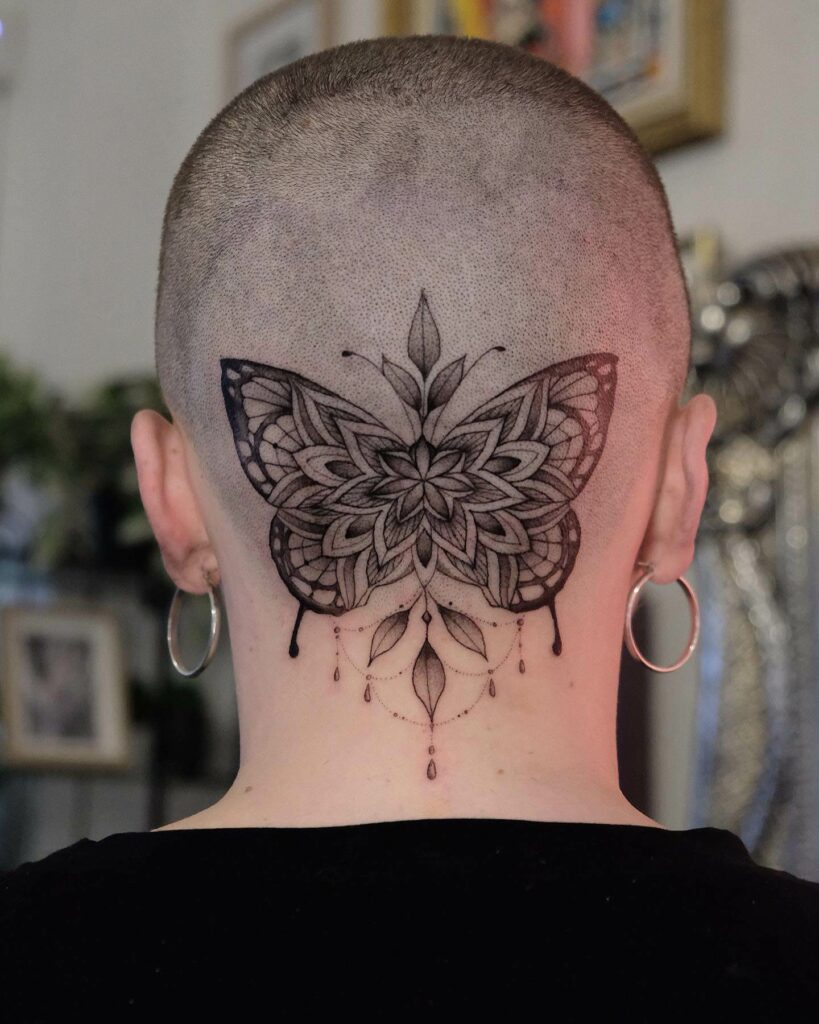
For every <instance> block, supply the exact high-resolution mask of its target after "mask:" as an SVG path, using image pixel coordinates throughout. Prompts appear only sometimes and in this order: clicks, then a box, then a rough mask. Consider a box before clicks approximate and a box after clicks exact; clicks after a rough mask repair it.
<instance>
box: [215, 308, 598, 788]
mask: <svg viewBox="0 0 819 1024" xmlns="http://www.w3.org/2000/svg"><path fill="white" fill-rule="evenodd" d="M503 351H504V347H503V346H501V345H495V346H493V347H492V348H490V349H488V350H487V351H486V352H484V353H482V354H481V355H480V356H478V357H477V359H475V361H474V362H473V363H472V364H471V365H470V366H469V367H468V368H467V367H466V366H465V363H466V357H465V356H463V355H462V356H459V357H458V358H456V359H454V360H453V361H452V362H450V363H448V364H446V365H445V366H443V368H441V369H438V371H437V372H436V373H435V374H434V375H433V368H434V367H435V366H436V365H437V364H438V361H439V359H440V356H441V338H440V334H439V331H438V327H437V325H436V323H435V319H434V318H433V315H432V312H431V310H430V306H429V302H428V300H427V296H426V294H425V292H424V291H423V290H422V291H421V297H420V299H419V302H418V305H417V307H416V309H415V313H414V316H413V318H412V323H411V326H410V329H409V336H408V342H407V353H408V356H409V359H410V362H411V363H412V364H413V366H414V371H411V370H409V369H407V368H405V367H403V366H400V365H399V364H397V363H395V362H392V361H391V360H390V359H388V358H387V357H386V356H382V361H381V366H378V365H377V364H376V363H374V362H373V361H372V360H370V359H369V358H368V357H366V356H362V355H359V354H358V353H355V352H350V351H344V352H342V353H341V355H342V356H345V357H357V358H359V359H362V360H364V361H366V362H367V363H370V365H371V366H372V367H374V369H375V370H376V371H377V372H378V373H380V374H381V375H382V376H383V377H384V378H385V379H386V381H387V383H388V384H389V385H390V387H391V388H392V390H393V391H394V392H395V394H396V395H397V397H398V399H399V400H400V407H401V409H402V410H403V415H404V417H405V420H406V424H405V425H406V428H407V433H406V434H404V433H403V427H402V428H400V429H401V430H402V432H401V433H399V429H398V428H396V426H395V424H393V426H392V427H388V426H386V425H385V424H384V423H382V422H381V421H380V420H379V419H377V418H376V417H375V416H373V415H372V414H371V413H369V412H367V411H366V410H365V409H362V408H361V407H360V406H357V405H355V404H354V403H352V402H349V401H347V400H345V399H344V398H341V397H340V396H339V395H337V394H335V393H334V392H333V391H330V390H329V389H328V388H326V387H323V386H322V385H320V384H316V383H315V382H314V381H311V380H308V379H307V378H306V377H302V376H300V375H299V374H297V373H293V372H291V371H290V370H284V369H280V368H278V367H273V366H267V365H265V364H264V363H256V362H250V361H248V360H244V359H222V360H221V384H222V393H223V396H224V400H225V408H226V410H227V415H228V419H229V422H230V425H231V428H232V430H233V437H234V440H235V445H236V451H237V453H238V456H239V460H240V462H241V464H242V468H243V469H244V471H245V473H246V475H247V477H248V479H249V480H250V482H251V483H252V484H253V486H254V487H255V488H256V490H257V491H258V492H259V494H260V495H261V496H262V497H263V498H264V499H265V500H266V501H267V502H268V504H269V505H270V506H271V507H272V509H273V520H272V522H271V525H270V554H271V556H272V558H273V561H274V563H275V565H276V568H277V569H278V571H279V575H280V576H281V578H282V581H283V582H284V584H285V586H286V587H287V588H288V589H289V591H290V593H291V594H292V595H293V596H294V597H295V598H296V600H297V601H298V602H299V606H298V612H297V615H296V622H295V626H294V628H293V634H292V638H291V642H290V654H291V656H292V657H296V656H297V655H298V652H299V649H298V631H299V626H300V624H301V620H302V617H303V615H304V613H305V611H307V610H310V611H313V612H317V613H319V614H322V615H330V616H336V617H337V616H342V615H343V614H344V613H345V612H348V611H350V610H351V609H354V608H360V607H362V606H364V605H366V604H367V603H368V602H369V600H370V597H371V595H372V593H373V591H374V590H377V589H379V588H384V587H388V586H390V585H392V584H395V583H397V582H399V581H401V580H405V579H406V578H407V577H413V578H414V581H415V592H414V594H413V595H412V596H411V597H410V598H409V599H407V600H406V601H404V602H402V603H401V604H399V605H398V606H397V607H396V608H394V609H393V610H392V611H391V613H389V614H386V615H384V616H383V617H378V618H376V619H375V620H374V621H373V622H371V623H370V624H369V625H368V626H356V627H345V626H342V625H340V624H335V625H334V626H333V636H334V640H335V649H336V665H335V671H334V673H333V678H334V680H335V681H336V682H338V681H340V679H341V670H340V658H341V656H342V655H343V656H344V658H345V660H346V662H347V663H349V665H350V666H351V667H352V668H353V669H354V670H355V671H356V672H358V673H360V674H361V676H362V677H363V679H364V681H365V682H366V686H365V688H364V691H363V696H364V700H365V701H367V702H368V703H369V702H370V701H371V700H372V697H373V694H374V692H375V693H376V696H378V699H379V701H380V702H381V703H382V704H384V706H385V707H387V708H388V709H389V704H388V703H387V702H386V701H385V700H383V699H382V698H381V697H380V696H379V695H378V691H376V690H375V684H376V683H380V682H386V681H388V680H395V679H399V678H400V677H402V676H404V675H407V676H409V677H410V678H411V680H412V689H413V692H414V695H415V697H416V698H417V700H418V701H420V703H421V705H422V706H423V709H424V712H425V714H424V716H423V718H422V719H421V720H416V719H413V718H412V717H410V716H408V715H405V714H399V713H398V712H396V711H393V712H392V713H393V715H394V717H396V718H401V719H403V720H404V721H415V722H416V724H418V725H423V726H424V727H425V728H427V729H429V732H430V740H429V746H428V754H429V760H428V761H427V767H426V774H427V777H428V778H429V779H434V778H435V777H436V775H437V768H436V763H435V760H434V758H433V756H432V755H433V754H434V753H435V747H434V745H433V742H432V739H433V730H434V729H435V727H436V726H438V725H442V724H445V723H446V722H448V721H453V720H454V719H456V718H460V717H462V715H465V714H467V713H468V712H469V710H470V707H466V708H463V709H462V710H461V711H460V712H459V713H457V714H454V715H453V716H452V717H451V718H448V719H444V720H440V719H437V720H436V711H437V709H438V707H439V703H440V701H441V698H442V696H443V694H444V691H445V689H446V685H447V682H448V674H447V670H449V674H450V677H451V675H452V674H455V675H460V676H464V677H467V678H472V679H474V680H482V682H483V688H482V689H481V690H480V692H479V693H478V696H477V698H476V700H475V701H474V702H473V705H474V703H476V702H477V700H478V699H480V697H481V696H482V695H483V694H484V693H485V692H488V693H489V694H490V696H492V697H494V696H495V695H496V692H497V689H496V679H495V675H496V672H497V669H499V668H500V667H501V665H503V664H505V663H506V662H507V661H508V660H510V658H511V657H512V654H513V652H514V650H515V648H517V653H518V659H517V660H518V672H520V673H523V672H524V671H525V662H524V658H523V640H522V631H523V624H524V617H523V615H522V613H525V612H529V611H533V610H535V609H538V608H542V607H548V609H549V611H550V613H551V618H552V623H553V631H554V639H553V643H552V650H553V652H554V654H556V655H559V654H560V652H561V650H562V639H561V636H560V629H559V626H558V621H557V612H556V610H555V599H556V596H557V594H558V593H559V592H560V590H562V588H563V587H564V585H565V583H566V581H567V580H568V578H569V576H570V574H571V572H572V569H573V567H574V563H575V559H576V557H577V552H578V550H579V547H580V522H579V520H578V517H577V514H576V513H575V511H574V509H573V508H572V505H571V503H572V501H573V500H574V499H575V498H576V497H577V496H578V495H579V494H580V492H581V491H582V490H583V488H584V487H585V485H586V482H587V481H588V479H589V477H590V476H591V474H592V472H593V471H594V468H595V466H596V465H597V463H598V461H599V459H600V456H601V453H602V451H603V447H604V445H605V441H606V435H607V431H608V425H609V419H610V417H611V412H612V406H613V401H614V393H615V389H616V383H617V356H616V355H613V354H611V353H609V352H595V353H591V354H588V355H584V356H578V357H576V358H573V359H567V360H565V361H563V362H559V363H554V364H553V365H552V366H549V367H547V368H546V369H544V370H540V371H539V372H538V373H534V374H532V375H531V376H529V377H526V378H524V379H523V380H521V381H519V382H518V383H517V384H513V385H512V386H511V387H509V388H507V389H506V390H505V391H503V392H501V393H500V394H499V395H498V396H497V397H495V398H493V399H491V400H489V401H488V402H485V403H484V404H483V405H481V406H479V407H478V408H477V409H476V410H475V411H474V412H472V413H471V414H470V415H468V416H467V417H466V418H465V419H463V420H462V421H461V422H460V423H457V424H455V425H452V426H446V425H445V419H444V417H445V413H446V410H447V407H448V405H449V402H450V400H451V399H452V397H453V395H454V394H455V392H456V391H457V390H458V388H459V387H460V386H461V384H462V383H463V381H464V380H465V379H466V377H467V376H468V375H469V373H470V372H471V371H472V370H473V369H474V367H475V366H476V365H477V363H478V362H480V360H481V359H483V358H484V357H485V356H487V355H489V354H490V353H491V352H503ZM438 581H452V582H453V583H454V584H457V585H466V586H468V587H472V588H477V589H478V590H480V592H481V593H482V594H483V597H484V598H485V599H486V602H487V603H488V605H489V606H490V608H498V609H502V610H505V611H508V612H511V613H513V615H512V617H510V618H509V619H507V620H506V621H503V620H501V619H500V618H497V619H495V618H480V617H478V616H476V615H474V614H467V613H466V612H465V611H462V610H459V609H456V608H455V607H454V606H453V602H452V601H448V600H446V598H444V597H441V595H440V594H438V596H437V597H436V595H435V594H433V592H432V587H433V586H436V587H437V586H438ZM416 608H419V609H420V608H423V611H420V612H419V613H417V614H416V615H415V616H413V613H414V611H415V609H416ZM413 619H415V620H416V621H418V620H420V622H422V623H423V630H424V633H423V642H422V643H421V646H420V648H418V647H416V648H415V649H414V653H413V655H412V658H411V660H410V661H409V662H408V663H407V665H406V666H405V667H404V668H402V669H400V670H399V671H396V672H395V673H393V674H392V675H377V674H376V673H375V672H374V671H373V663H374V662H376V661H377V659H379V658H381V657H382V656H383V655H384V654H386V653H387V652H388V651H391V650H392V649H393V648H395V647H396V645H398V644H399V642H400V641H402V639H403V638H404V636H405V634H406V633H407V631H408V627H409V626H410V623H411V621H413ZM435 620H437V622H438V625H439V626H440V627H442V628H443V630H445V631H446V634H447V635H448V636H450V637H451V638H452V639H453V640H455V641H456V642H457V644H458V645H459V648H458V649H463V650H465V651H467V652H469V655H468V656H469V657H470V658H472V659H473V660H474V662H475V664H476V666H477V667H476V668H475V670H467V669H463V668H459V667H457V666H453V665H449V664H448V663H447V662H445V661H444V660H443V659H442V658H441V656H440V654H439V652H438V651H436V649H435V646H434V640H431V639H430V624H431V623H433V621H435ZM504 627H509V628H514V630H515V632H514V634H513V638H512V641H511V643H510V645H509V647H508V649H507V650H506V651H505V653H504V652H501V654H500V655H499V657H498V658H494V657H490V654H489V651H488V649H487V636H489V635H491V634H493V633H495V631H497V630H500V631H501V632H502V631H503V628H504ZM419 629H420V627H419ZM363 632H366V633H367V634H368V635H369V634H370V633H371V637H370V639H369V651H368V654H367V655H366V657H367V663H366V665H362V664H361V660H362V659H358V660H356V658H355V657H353V656H352V655H351V654H350V653H349V651H348V648H347V646H346V645H345V636H344V634H347V633H358V634H360V633H363ZM441 635H442V634H441ZM496 635H497V634H496ZM416 706H417V705H416Z"/></svg>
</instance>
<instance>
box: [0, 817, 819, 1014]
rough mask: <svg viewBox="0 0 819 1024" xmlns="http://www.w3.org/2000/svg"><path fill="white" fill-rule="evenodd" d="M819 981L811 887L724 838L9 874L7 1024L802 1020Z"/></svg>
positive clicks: (122, 849) (524, 828)
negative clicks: (445, 1018)
mask: <svg viewBox="0 0 819 1024" xmlns="http://www.w3.org/2000/svg"><path fill="white" fill-rule="evenodd" d="M818 963H819V883H814V882H810V881H806V880H803V879H800V878H797V877H795V876H794V875H791V874H789V873H787V872H784V871H778V870H774V869H772V868H767V867H763V866H761V865H759V864H757V863H756V862H755V861H754V860H753V859H752V858H751V856H750V855H749V853H748V850H747V849H746V847H745V846H744V844H743V843H742V841H741V840H740V838H739V837H738V836H736V835H734V834H733V833H732V832H729V831H726V830H724V829H719V828H695V829H689V830H684V831H665V830H663V829H656V828H652V827H650V826H642V825H610V824H592V823H582V822H568V823H564V822H540V821H528V820H519V819H496V818H445V819H419V820H399V821H385V822H372V823H366V824H358V825H338V826H328V827H307V828H238V829H232V828H221V829H193V830H191V829H182V830H169V831H165V832H123V833H116V834H113V835H109V836H107V837H106V838H105V839H101V840H91V839H87V838H86V839H81V840H80V841H79V842H76V843H74V844H73V845H71V846H68V847H65V848H64V849H62V850H58V851H57V852H55V853H52V854H51V855H49V856H47V857H44V858H43V859H41V860H39V861H34V862H27V863H25V864H22V865H20V866H19V867H17V868H15V869H14V870H11V871H6V872H5V873H3V874H2V875H0V978H1V979H2V989H0V1015H2V1019H3V1020H4V1021H6V1022H8V1024H11V1022H17V1021H52V1020H54V1021H56V1020H74V1019H76V1020H83V1021H89V1020H106V1021H120V1020H135V1019H140V1020H142V1019H144V1020H149V1019H151V1020H152V1019H154V1018H155V1017H156V1015H157V1014H158V1013H161V1012H163V1011H169V1012H170V1011H178V1012H180V1013H184V1014H185V1019H186V1020H190V1019H195V1018H196V1016H197V1015H198V1019H201V1020H211V1019H216V1018H217V1017H219V1018H221V1017H222V1016H223V1015H224V1014H231V1016H230V1017H229V1018H226V1019H229V1020H231V1021H232V1020H254V1021H255V1020H279V1019H287V1020H293V1019H302V1018H303V1016H304V1015H305V1014H306V1013H311V1012H316V1011H317V1010H320V1011H323V1012H325V1013H330V1014H332V1015H333V1018H335V1017H336V1016H338V1015H339V1014H342V1013H350V1012H353V1013H355V1019H356V1020H357V1021H360V1020H361V1019H368V1018H372V1019H374V1018H378V1019H379V1020H386V1019H389V1018H391V1017H404V1016H408V1015H410V1014H411V1015H413V1017H414V1018H415V1019H421V1018H419V1017H418V1014H419V1012H421V1013H426V1014H427V1016H430V1015H432V1016H436V1017H437V1016H438V1015H439V1014H443V1012H452V1011H455V1010H460V1011H463V1010H469V1011H472V1012H473V1013H474V1012H476V1011H483V1012H485V1013H487V1012H489V1013H492V1014H493V1015H494V1016H495V1019H497V1020H499V1021H500V1020H504V1021H506V1020H514V1021H517V1020H524V1019H525V1020H529V1019H532V1020H535V1019H537V1020H543V1021H552V1020H560V1021H564V1020H575V1019H578V1018H579V1017H580V1016H585V1014H586V1013H587V1011H588V1010H590V1009H593V1010H594V1011H596V1014H597V1019H602V1018H603V1015H604V1016H605V1018H606V1019H607V1020H614V1021H619V1020H645V1021H666V1020H683V1019H692V1018H691V1014H693V1013H696V1014H697V1015H698V1016H699V1017H701V1018H703V1019H705V1020H712V1019H717V1016H718V1015H723V1014H730V1015H731V1019H734V1017H735V1014H740V1016H739V1017H737V1018H736V1019H739V1020H765V1021H779V1020H782V1021H798V1020H808V1019H810V1020H814V1019H816V1016H817V1014H818V1013H819V969H817V964H818ZM501 1014H502V1015H503V1016H502V1017H501V1016H500V1015H501ZM285 1015H286V1016H285Z"/></svg>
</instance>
